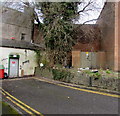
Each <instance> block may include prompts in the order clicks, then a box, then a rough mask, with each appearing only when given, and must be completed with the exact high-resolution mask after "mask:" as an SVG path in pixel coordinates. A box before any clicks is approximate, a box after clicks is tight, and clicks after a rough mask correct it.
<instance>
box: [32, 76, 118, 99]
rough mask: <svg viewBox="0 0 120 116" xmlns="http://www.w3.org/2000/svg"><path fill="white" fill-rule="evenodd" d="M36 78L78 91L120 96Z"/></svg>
mask: <svg viewBox="0 0 120 116" xmlns="http://www.w3.org/2000/svg"><path fill="white" fill-rule="evenodd" d="M34 79H36V80H39V81H43V82H46V83H50V84H54V85H57V86H61V87H66V88H70V89H74V90H78V91H83V92H88V93H93V94H99V95H104V96H109V97H115V98H120V95H116V94H110V93H104V92H99V91H94V90H88V89H82V88H77V87H72V86H68V85H63V84H58V83H54V82H50V81H47V80H44V79H38V78H36V77H35V78H34Z"/></svg>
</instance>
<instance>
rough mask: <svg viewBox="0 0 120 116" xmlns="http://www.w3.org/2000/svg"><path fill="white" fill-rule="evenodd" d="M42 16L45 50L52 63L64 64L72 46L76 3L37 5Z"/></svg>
mask: <svg viewBox="0 0 120 116" xmlns="http://www.w3.org/2000/svg"><path fill="white" fill-rule="evenodd" d="M38 6H39V7H40V8H41V12H42V14H43V17H44V18H43V33H44V39H45V44H46V49H47V50H48V51H49V53H50V58H51V59H52V60H54V63H62V64H63V62H64V60H65V58H66V56H67V54H68V52H69V51H71V48H72V46H73V44H74V39H73V37H72V36H73V34H72V33H73V21H72V20H73V19H75V18H76V17H77V15H75V14H76V13H77V10H78V3H77V2H70V3H69V2H68V3H66V2H61V3H52V2H46V3H39V5H38Z"/></svg>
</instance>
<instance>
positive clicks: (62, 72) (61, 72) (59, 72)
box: [52, 69, 73, 82]
mask: <svg viewBox="0 0 120 116" xmlns="http://www.w3.org/2000/svg"><path fill="white" fill-rule="evenodd" d="M52 74H53V79H54V80H61V81H66V82H70V80H71V79H72V78H73V75H72V73H71V72H69V71H68V70H66V69H52Z"/></svg>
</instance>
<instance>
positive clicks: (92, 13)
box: [76, 0, 106, 24]
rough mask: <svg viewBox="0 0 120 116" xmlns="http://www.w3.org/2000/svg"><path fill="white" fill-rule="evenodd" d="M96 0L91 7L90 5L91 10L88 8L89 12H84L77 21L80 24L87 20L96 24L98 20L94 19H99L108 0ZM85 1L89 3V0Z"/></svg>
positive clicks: (88, 22)
mask: <svg viewBox="0 0 120 116" xmlns="http://www.w3.org/2000/svg"><path fill="white" fill-rule="evenodd" d="M94 1H95V3H94V4H93V5H91V6H90V7H88V9H91V10H88V11H87V12H84V13H82V15H81V16H80V18H79V20H78V21H77V22H76V23H78V24H79V23H85V22H86V21H87V23H86V24H94V23H95V22H96V20H93V19H97V18H98V17H99V15H100V13H101V10H102V8H103V7H104V3H105V1H106V0H94ZM85 2H86V4H87V2H88V0H85ZM90 20H93V21H90Z"/></svg>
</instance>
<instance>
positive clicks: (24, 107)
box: [0, 88, 44, 116]
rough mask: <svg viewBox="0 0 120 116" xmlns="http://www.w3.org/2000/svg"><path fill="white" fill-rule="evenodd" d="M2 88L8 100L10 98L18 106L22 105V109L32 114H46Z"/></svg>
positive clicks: (41, 115) (34, 115)
mask: <svg viewBox="0 0 120 116" xmlns="http://www.w3.org/2000/svg"><path fill="white" fill-rule="evenodd" d="M0 89H1V90H2V94H3V95H5V96H6V98H7V99H8V100H10V101H11V102H12V103H14V104H15V105H17V106H18V107H20V108H21V109H22V110H24V111H25V112H26V113H28V114H30V115H32V116H36V115H37V116H38V115H39V116H44V115H43V114H42V113H40V112H38V111H36V110H35V109H33V108H31V107H30V106H28V105H26V104H25V103H23V102H22V101H20V100H18V99H17V98H15V97H14V96H12V95H11V94H9V93H8V92H7V91H5V90H4V89H2V88H0ZM31 111H32V112H31Z"/></svg>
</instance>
